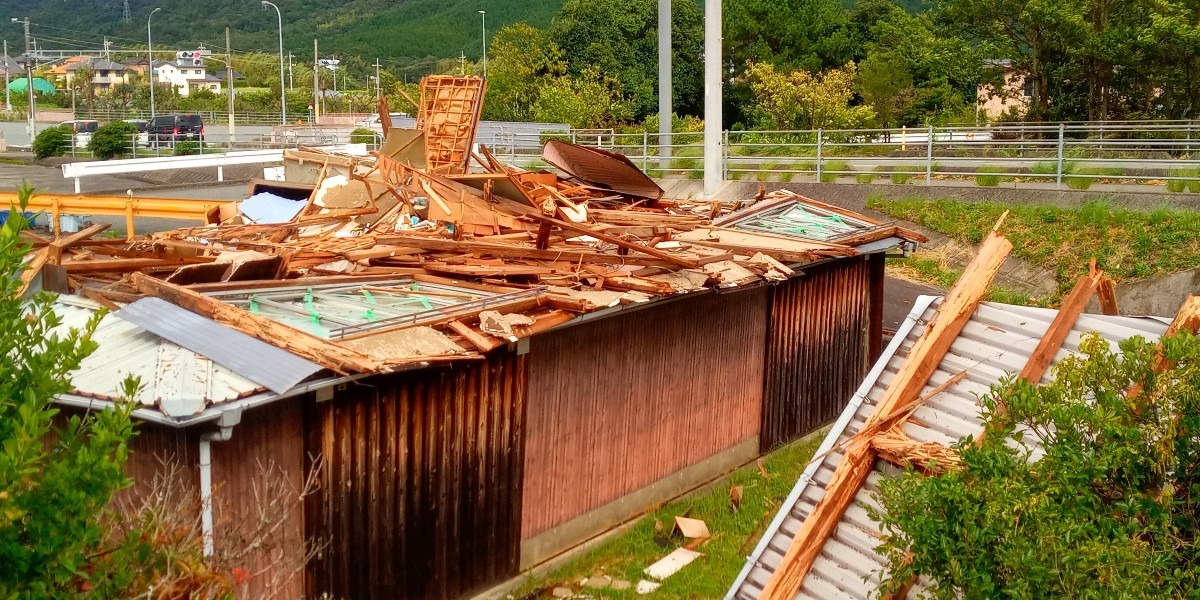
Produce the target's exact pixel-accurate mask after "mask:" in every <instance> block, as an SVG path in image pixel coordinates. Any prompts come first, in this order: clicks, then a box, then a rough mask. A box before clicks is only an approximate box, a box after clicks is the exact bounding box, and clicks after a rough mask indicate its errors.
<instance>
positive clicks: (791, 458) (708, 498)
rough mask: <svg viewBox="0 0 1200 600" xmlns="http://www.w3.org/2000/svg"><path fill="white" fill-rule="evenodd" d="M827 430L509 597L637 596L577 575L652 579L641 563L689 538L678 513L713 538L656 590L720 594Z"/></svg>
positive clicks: (668, 594)
mask: <svg viewBox="0 0 1200 600" xmlns="http://www.w3.org/2000/svg"><path fill="white" fill-rule="evenodd" d="M823 437H824V432H818V433H815V434H813V435H811V436H809V437H808V438H807V439H804V440H801V441H798V442H794V443H792V444H790V445H788V446H784V447H783V448H780V449H779V450H776V451H775V452H773V453H771V454H769V455H767V456H765V457H763V458H761V459H759V460H758V461H757V462H756V463H755V464H752V465H749V466H746V467H743V468H741V469H739V470H737V471H735V472H733V473H732V474H730V475H728V476H726V477H724V478H722V479H721V480H719V481H717V482H715V483H713V484H712V485H710V486H707V487H705V488H702V489H700V490H698V491H696V492H694V493H692V494H689V495H687V496H684V497H683V498H681V499H679V500H676V501H674V502H671V503H669V504H667V505H665V506H663V507H661V508H659V509H657V510H654V511H652V512H650V513H649V514H647V515H645V516H643V517H641V518H640V519H639V520H638V521H637V522H636V523H635V524H634V525H633V526H632V527H631V528H630V529H628V530H627V531H624V532H623V533H620V534H618V535H617V536H616V537H614V538H611V539H609V540H607V541H605V542H603V543H602V544H601V545H599V546H598V547H596V548H593V549H592V550H590V551H588V552H587V553H586V554H584V555H582V556H580V557H578V558H576V559H574V560H572V561H571V562H570V563H568V564H566V565H565V566H562V567H560V568H558V569H556V570H554V571H552V572H551V573H549V574H547V575H545V576H540V577H534V578H532V579H531V580H529V581H528V582H526V583H525V584H524V585H522V586H521V587H520V588H519V589H518V590H517V591H516V592H514V593H513V594H512V597H514V598H520V599H522V600H534V599H538V598H551V597H552V593H553V590H554V588H558V587H564V588H571V589H572V590H573V591H574V592H575V593H577V594H578V593H580V592H581V589H582V591H585V592H586V593H587V594H588V595H589V596H592V597H597V598H637V597H639V596H638V594H637V592H636V591H635V590H634V589H633V587H631V588H630V589H627V590H617V589H612V588H611V587H609V588H605V589H598V590H593V589H586V588H582V586H580V581H582V580H583V579H584V578H587V577H595V576H600V575H607V576H609V577H612V578H613V579H620V580H624V581H628V582H630V583H631V584H633V586H636V585H637V582H638V581H640V580H643V579H645V580H648V581H653V580H651V579H650V578H649V577H647V576H646V575H645V574H644V573H642V569H645V568H646V567H648V566H650V565H651V564H653V563H654V562H655V561H657V560H658V559H660V558H662V557H664V556H666V555H667V554H670V553H671V551H673V550H674V549H675V548H677V547H679V546H683V545H685V543H687V542H689V541H690V540H687V539H685V538H683V537H681V536H678V535H675V536H672V535H671V530H672V528H673V527H674V523H675V517H677V516H687V517H690V518H693V519H701V520H703V521H705V522H706V523H707V524H708V529H709V531H710V532H711V533H712V537H709V538H708V539H707V540H704V541H702V542H700V543H698V544H696V545H695V548H694V549H695V550H696V551H697V552H700V553H702V554H703V555H704V556H702V557H700V558H699V559H697V560H696V562H694V563H692V564H690V565H688V566H686V567H684V568H683V569H681V570H680V571H679V572H678V573H676V574H674V575H672V576H671V577H668V578H667V579H665V580H663V581H662V587H660V588H658V590H657V591H655V592H654V594H653V596H652V597H653V598H658V599H680V600H683V599H692V598H721V597H723V596H724V595H725V592H726V591H728V590H729V586H730V584H732V583H733V580H734V579H735V578H736V577H737V574H738V573H739V572H740V571H741V569H742V566H743V565H745V560H746V559H745V557H746V555H747V554H749V553H750V552H751V551H752V550H753V549H754V546H755V544H757V543H758V540H759V538H760V537H762V534H763V531H764V530H765V529H766V527H767V526H768V525H769V524H770V522H771V519H772V518H773V517H774V516H775V513H776V512H777V511H778V510H779V507H780V504H781V503H782V502H783V500H784V499H785V498H786V497H787V495H788V493H789V492H790V491H791V490H792V487H793V486H795V484H796V481H797V480H798V479H799V478H800V474H801V473H802V472H804V469H805V467H806V466H807V465H808V461H809V460H810V459H811V458H812V455H813V453H814V452H815V451H816V449H817V446H819V445H820V443H821V440H822V439H823ZM735 486H740V488H741V493H742V498H741V501H740V502H734V501H733V499H732V495H731V493H730V491H731V489H732V488H734V487H735Z"/></svg>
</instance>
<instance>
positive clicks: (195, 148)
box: [174, 142, 200, 156]
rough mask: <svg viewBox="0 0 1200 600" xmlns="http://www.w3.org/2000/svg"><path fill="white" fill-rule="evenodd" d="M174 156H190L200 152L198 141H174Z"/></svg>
mask: <svg viewBox="0 0 1200 600" xmlns="http://www.w3.org/2000/svg"><path fill="white" fill-rule="evenodd" d="M174 154H175V156H190V155H192V154H200V142H176V143H175V151H174Z"/></svg>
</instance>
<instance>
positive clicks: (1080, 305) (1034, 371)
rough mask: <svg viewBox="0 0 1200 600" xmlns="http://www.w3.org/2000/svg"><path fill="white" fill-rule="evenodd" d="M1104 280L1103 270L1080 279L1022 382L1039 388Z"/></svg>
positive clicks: (1031, 356) (1052, 324) (1022, 372)
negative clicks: (1051, 364) (1038, 385)
mask: <svg viewBox="0 0 1200 600" xmlns="http://www.w3.org/2000/svg"><path fill="white" fill-rule="evenodd" d="M1103 279H1104V273H1103V272H1101V271H1096V272H1094V273H1092V274H1089V275H1084V276H1083V277H1080V278H1079V281H1078V282H1076V283H1075V287H1074V288H1073V289H1072V290H1071V293H1069V294H1067V297H1066V298H1065V299H1063V302H1062V306H1060V307H1059V309H1058V314H1057V315H1055V317H1054V321H1053V322H1051V323H1050V328H1049V329H1047V330H1046V334H1045V335H1043V336H1042V341H1040V342H1038V345H1037V348H1035V349H1034V351H1033V354H1032V355H1030V356H1029V360H1028V361H1026V363H1025V368H1023V369H1021V375H1020V377H1021V378H1022V379H1024V380H1025V381H1028V382H1029V383H1031V384H1033V385H1037V384H1038V383H1039V382H1040V381H1041V380H1042V377H1044V376H1045V375H1046V371H1047V370H1049V369H1050V363H1052V362H1054V357H1055V355H1057V354H1058V351H1059V349H1061V348H1062V345H1063V342H1065V341H1067V336H1068V335H1070V333H1071V329H1073V328H1074V327H1075V322H1076V321H1078V320H1079V316H1080V315H1082V314H1083V310H1084V309H1085V308H1087V304H1088V301H1090V300H1091V299H1092V295H1094V294H1095V293H1096V289H1097V288H1099V287H1100V284H1101V281H1103Z"/></svg>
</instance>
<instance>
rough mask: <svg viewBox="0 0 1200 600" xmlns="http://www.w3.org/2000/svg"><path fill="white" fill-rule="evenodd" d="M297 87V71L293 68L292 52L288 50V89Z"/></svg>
mask: <svg viewBox="0 0 1200 600" xmlns="http://www.w3.org/2000/svg"><path fill="white" fill-rule="evenodd" d="M295 88H296V72H295V71H294V70H293V69H292V53H291V52H288V90H289V91H291V90H293V89H295Z"/></svg>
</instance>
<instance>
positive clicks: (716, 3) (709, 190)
mask: <svg viewBox="0 0 1200 600" xmlns="http://www.w3.org/2000/svg"><path fill="white" fill-rule="evenodd" d="M721 31H722V27H721V0H704V195H705V196H707V197H709V198H712V197H713V196H715V195H716V194H717V192H718V191H720V189H721V179H722V178H723V177H724V173H722V171H723V169H722V168H721V108H722V102H721V78H722V75H723V73H722V72H721V65H722V61H721Z"/></svg>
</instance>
